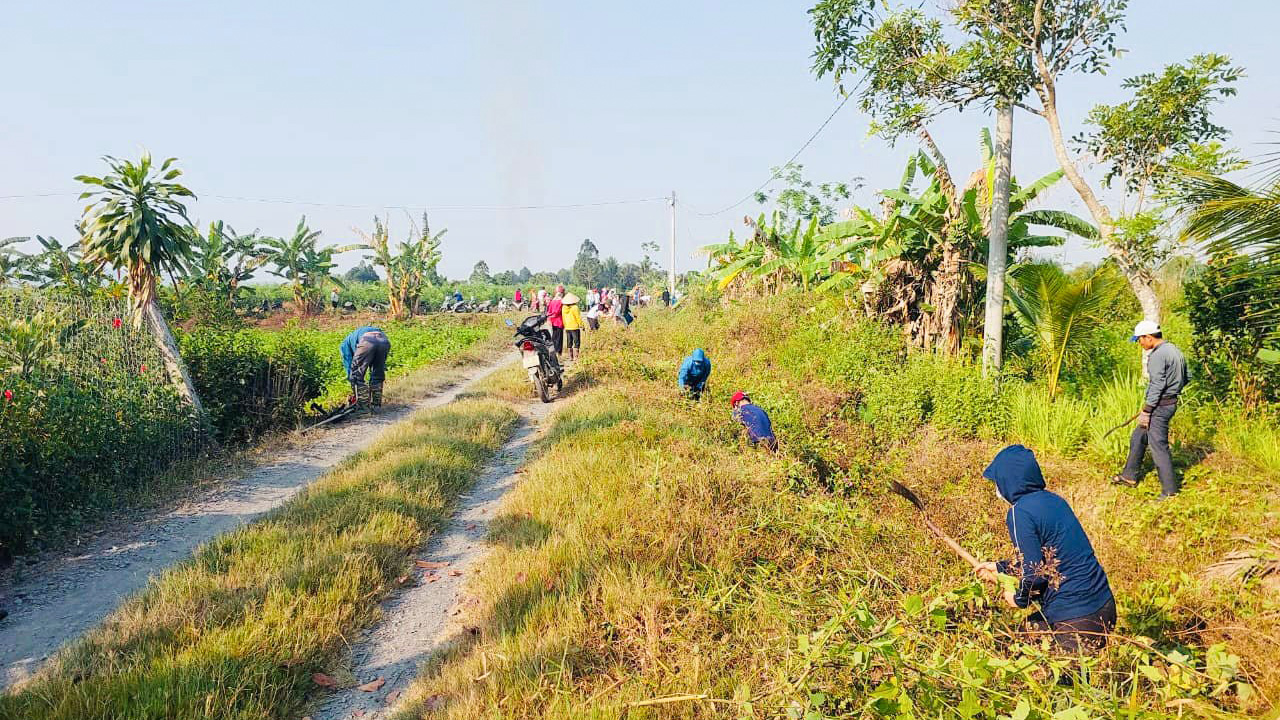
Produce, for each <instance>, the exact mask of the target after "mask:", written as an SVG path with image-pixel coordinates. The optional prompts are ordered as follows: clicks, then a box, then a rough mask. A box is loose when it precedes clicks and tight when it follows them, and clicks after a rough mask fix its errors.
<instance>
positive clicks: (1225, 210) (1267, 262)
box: [1177, 156, 1280, 339]
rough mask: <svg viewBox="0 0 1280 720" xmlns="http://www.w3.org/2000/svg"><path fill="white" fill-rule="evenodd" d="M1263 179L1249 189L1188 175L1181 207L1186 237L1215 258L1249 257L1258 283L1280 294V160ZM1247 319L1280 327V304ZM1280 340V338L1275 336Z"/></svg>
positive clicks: (1265, 326) (1272, 162) (1182, 180)
mask: <svg viewBox="0 0 1280 720" xmlns="http://www.w3.org/2000/svg"><path fill="white" fill-rule="evenodd" d="M1262 170H1263V172H1264V175H1263V178H1264V179H1263V181H1262V182H1261V183H1260V184H1259V185H1258V186H1257V187H1253V188H1250V187H1245V186H1243V185H1239V184H1236V183H1234V182H1232V181H1230V180H1227V179H1226V178H1222V177H1217V176H1214V175H1210V174H1208V173H1201V172H1186V173H1184V174H1183V175H1182V176H1181V178H1180V181H1179V185H1180V194H1179V195H1180V196H1179V198H1178V199H1177V204H1178V205H1179V208H1180V213H1181V215H1182V218H1183V219H1184V220H1185V225H1184V226H1183V232H1182V237H1183V239H1185V240H1190V241H1192V242H1195V243H1198V244H1199V245H1200V246H1201V247H1203V248H1204V249H1205V250H1207V251H1208V252H1209V253H1210V254H1212V255H1216V256H1224V257H1226V256H1233V255H1248V256H1250V257H1252V258H1253V260H1254V262H1253V263H1250V264H1249V265H1250V267H1251V268H1252V269H1251V272H1252V273H1254V274H1255V277H1256V279H1257V280H1259V281H1261V282H1264V283H1267V284H1269V285H1270V286H1272V287H1275V288H1276V292H1277V293H1280V156H1272V157H1271V158H1269V159H1268V160H1266V161H1265V162H1264V163H1262ZM1244 320H1245V321H1246V322H1247V323H1248V324H1249V325H1251V326H1253V327H1255V328H1258V329H1260V330H1264V331H1266V330H1271V331H1274V329H1275V328H1278V327H1280V306H1277V305H1276V304H1274V303H1270V304H1266V305H1264V306H1262V307H1260V308H1258V309H1257V310H1256V312H1253V313H1251V314H1250V316H1249V317H1247V318H1244ZM1274 339H1280V338H1274Z"/></svg>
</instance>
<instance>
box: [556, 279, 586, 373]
mask: <svg viewBox="0 0 1280 720" xmlns="http://www.w3.org/2000/svg"><path fill="white" fill-rule="evenodd" d="M560 319H561V321H562V322H563V323H564V344H565V347H566V348H567V349H568V351H569V359H570V360H577V359H578V353H579V352H580V351H581V349H582V310H581V309H580V308H579V307H578V296H577V295H574V294H573V293H567V294H566V295H565V296H564V299H562V300H561V301H560Z"/></svg>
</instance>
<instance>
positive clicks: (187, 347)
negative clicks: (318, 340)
mask: <svg viewBox="0 0 1280 720" xmlns="http://www.w3.org/2000/svg"><path fill="white" fill-rule="evenodd" d="M181 344H182V357H183V359H184V360H185V361H186V363H187V368H188V370H190V372H191V379H192V381H193V382H194V383H195V385H196V391H197V392H199V393H200V398H201V399H202V400H203V402H204V405H205V409H206V410H207V411H208V413H209V420H210V422H211V423H212V425H213V427H214V428H215V429H216V430H217V432H218V436H219V437H220V438H221V439H223V440H224V441H242V440H247V439H250V438H253V437H255V436H257V435H260V434H262V433H263V432H266V431H268V430H271V429H273V428H279V427H283V426H287V425H289V424H292V423H296V422H297V420H298V418H299V417H300V416H301V415H302V413H303V411H304V410H305V408H306V405H307V402H308V401H310V400H312V399H313V398H315V397H317V396H319V395H320V393H321V392H322V391H323V390H324V385H323V381H324V378H325V374H326V368H325V366H324V362H323V361H322V360H321V358H320V355H319V353H317V352H316V351H315V350H314V349H313V348H311V347H310V346H308V345H306V344H305V343H303V342H301V341H298V340H296V339H291V338H281V339H280V340H279V341H277V342H275V343H273V344H271V345H270V346H268V344H267V343H266V342H264V340H263V336H262V335H261V334H260V333H255V332H251V331H247V330H219V329H199V330H196V331H194V332H189V333H183V334H182V340H181Z"/></svg>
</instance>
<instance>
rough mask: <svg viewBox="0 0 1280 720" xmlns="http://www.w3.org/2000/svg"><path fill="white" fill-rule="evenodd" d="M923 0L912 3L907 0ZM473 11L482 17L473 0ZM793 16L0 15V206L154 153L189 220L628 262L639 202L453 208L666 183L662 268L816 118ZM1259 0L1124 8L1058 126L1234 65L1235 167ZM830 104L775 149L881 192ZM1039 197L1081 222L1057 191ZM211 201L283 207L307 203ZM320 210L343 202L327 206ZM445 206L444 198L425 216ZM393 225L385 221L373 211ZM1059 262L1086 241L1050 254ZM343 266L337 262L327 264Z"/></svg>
mask: <svg viewBox="0 0 1280 720" xmlns="http://www.w3.org/2000/svg"><path fill="white" fill-rule="evenodd" d="M929 1H930V2H932V0H929ZM482 6H483V7H482ZM807 7H808V3H784V2H776V1H774V2H767V1H763V0H760V1H757V0H751V1H742V2H736V3H732V4H730V3H707V2H689V1H685V2H674V1H670V0H653V1H652V2H647V3H598V2H556V3H542V4H535V3H504V2H487V3H476V2H385V1H383V2H376V1H370V2H363V3H350V2H341V3H339V2H328V1H314V2H306V3H303V2H284V1H275V2H260V1H259V2H247V1H244V0H223V2H219V3H199V4H197V3H183V2H172V1H167V2H159V1H155V0H145V1H144V0H120V1H119V2H111V3H103V2H92V3H90V2H79V1H75V2H72V1H61V2H59V1H57V0H50V1H49V2H44V3H12V4H10V6H9V7H7V8H6V18H5V22H4V23H3V24H2V25H0V63H3V67H5V68H6V73H5V80H4V81H3V83H0V107H4V108H5V112H4V114H3V116H0V167H3V168H4V170H5V172H4V173H3V176H0V196H7V195H31V194H37V193H67V192H71V191H75V190H77V189H78V188H77V186H76V184H75V183H74V182H73V181H72V180H71V178H72V176H73V175H76V174H79V173H97V172H98V171H99V170H101V168H102V164H101V162H100V161H99V160H98V158H99V156H101V155H104V154H113V155H118V156H124V157H136V156H137V155H138V154H139V152H140V150H141V149H142V148H147V149H149V150H150V151H151V152H152V153H153V154H155V155H157V156H170V155H172V156H177V157H178V158H179V159H180V161H181V167H182V168H183V170H184V171H185V173H186V175H185V180H186V182H187V183H188V185H189V186H190V187H191V188H192V189H193V190H194V191H195V192H196V193H197V194H198V195H200V196H201V198H200V200H199V201H198V202H196V203H195V204H193V206H192V217H193V218H196V219H198V220H199V221H201V222H202V223H207V222H208V221H210V220H215V219H222V220H225V221H227V222H228V223H229V224H231V225H232V226H233V227H235V228H236V229H238V230H241V231H247V230H251V229H253V228H259V229H261V230H262V231H263V232H265V233H268V234H286V233H288V232H290V231H291V230H292V228H293V226H294V225H295V223H296V222H297V220H298V216H299V215H301V214H303V213H305V214H306V215H307V217H308V220H309V221H310V222H311V224H312V225H313V226H315V227H317V228H319V229H321V230H323V231H324V237H325V239H326V240H327V241H328V242H330V243H334V244H336V243H340V242H349V241H351V240H352V239H353V238H354V234H353V232H352V230H351V228H352V227H361V228H366V229H367V228H369V227H370V226H371V224H372V223H371V218H372V216H373V215H374V214H375V213H376V214H379V215H386V214H388V213H387V211H386V210H384V209H383V208H385V207H386V206H399V205H407V206H413V207H422V206H432V207H436V208H440V209H437V210H434V211H433V212H432V213H431V222H432V225H433V227H435V228H442V227H447V228H448V229H449V233H448V235H447V236H446V238H445V246H444V262H443V265H442V268H443V270H444V271H445V273H446V274H448V275H450V276H453V277H458V276H465V275H467V274H468V273H469V272H470V269H471V266H472V265H473V264H474V263H475V262H476V261H477V260H480V259H483V260H486V261H487V262H488V263H489V265H490V267H491V268H493V269H495V270H499V269H505V268H519V267H520V266H521V265H528V266H529V267H531V268H534V269H540V268H548V267H562V266H566V265H568V264H569V263H571V262H572V259H573V256H574V254H575V253H576V251H577V248H578V245H579V244H580V243H581V241H582V239H583V238H591V239H592V240H593V241H594V242H595V243H596V244H597V245H598V246H599V247H600V249H601V252H602V253H604V254H613V255H617V256H618V257H620V258H622V259H638V258H639V256H640V243H642V242H644V241H646V240H655V241H658V242H660V243H662V245H663V258H664V260H665V256H666V242H667V237H668V233H669V229H668V228H669V219H668V210H667V208H666V206H665V204H664V203H662V202H649V203H638V204H630V205H610V206H603V207H596V208H578V209H546V210H523V211H516V210H502V211H491V210H478V209H461V208H459V207H458V206H495V205H497V206H507V205H526V204H573V203H592V202H603V201H613V200H628V199H640V198H653V197H658V196H663V195H666V194H667V193H669V192H670V191H672V190H675V191H676V192H677V194H678V196H679V198H680V200H681V202H680V204H679V206H678V223H677V225H678V228H679V232H678V245H677V251H678V257H677V264H678V266H679V267H681V268H682V269H687V268H690V267H699V266H701V265H702V264H703V260H702V259H701V258H700V257H698V256H696V255H695V254H694V252H695V250H696V248H697V247H698V246H700V245H703V244H705V243H709V242H715V241H718V240H720V239H722V238H723V237H724V235H725V234H726V233H727V232H728V230H730V229H734V228H739V227H741V218H742V215H743V214H744V213H745V212H751V213H752V214H754V213H755V212H757V211H758V207H757V206H755V205H754V203H751V202H748V203H746V204H744V205H743V206H741V207H739V208H737V209H735V210H734V211H731V212H727V213H724V214H721V215H718V216H711V217H706V216H701V215H698V212H709V211H713V210H718V209H720V208H723V207H725V206H726V205H729V204H730V203H732V202H734V201H736V200H738V199H739V198H741V197H742V196H744V195H745V194H746V193H748V192H749V191H750V190H751V189H753V188H754V187H756V186H757V185H759V184H760V183H761V182H762V181H763V180H765V179H766V178H767V177H768V175H769V168H770V166H772V165H777V164H780V163H781V162H783V161H784V160H785V159H786V158H787V157H788V156H789V155H790V154H791V153H792V152H794V151H795V150H796V149H797V148H798V147H799V146H800V145H801V143H802V142H803V141H804V140H805V139H806V138H807V137H808V136H809V135H810V134H811V133H812V132H813V131H814V130H815V129H816V128H817V126H818V125H819V124H820V123H821V122H822V120H823V119H824V118H825V117H826V116H827V115H828V113H830V112H831V110H832V109H833V108H834V107H835V105H836V103H837V101H838V97H837V96H836V93H835V91H834V89H833V88H832V87H831V85H830V83H829V82H828V81H819V80H816V79H814V78H813V76H812V74H811V73H810V71H809V62H810V61H809V54H810V52H811V51H812V46H813V40H812V33H811V30H810V28H809V24H808V16H807V15H806V14H805V9H806V8H807ZM1277 24H1280V3H1275V2H1274V1H1273V0H1228V1H1226V2H1218V3H1216V4H1214V5H1213V6H1212V9H1207V8H1206V5H1205V4H1204V3H1200V2H1195V3H1193V2H1191V1H1190V0H1134V2H1132V3H1131V9H1130V13H1129V20H1128V26H1129V31H1128V33H1127V34H1126V35H1125V37H1124V38H1123V46H1124V47H1126V48H1127V49H1128V50H1129V52H1128V53H1127V54H1126V55H1125V56H1124V57H1123V58H1122V59H1120V60H1119V61H1118V62H1117V63H1116V64H1115V66H1114V68H1113V70H1112V71H1111V73H1110V74H1109V75H1108V76H1106V77H1090V78H1082V79H1072V80H1069V81H1067V82H1065V83H1064V84H1063V87H1062V96H1063V97H1062V107H1063V110H1064V113H1065V115H1066V120H1067V124H1068V127H1069V129H1070V131H1072V132H1074V131H1075V130H1078V129H1079V128H1080V125H1079V121H1080V118H1081V117H1082V116H1083V115H1084V113H1085V112H1086V111H1087V110H1088V108H1089V107H1090V106H1091V105H1092V104H1094V103H1097V102H1111V101H1115V100H1116V99H1118V98H1119V97H1121V94H1120V89H1119V82H1120V80H1121V79H1122V78H1123V77H1126V76H1128V75H1132V74H1136V73H1139V72H1145V71H1150V70H1156V69H1158V68H1160V67H1161V66H1163V65H1164V64H1166V63H1169V62H1174V61H1177V60H1181V59H1185V58H1187V57H1189V56H1191V55H1193V54H1195V53H1198V52H1207V51H1217V52H1225V53H1227V54H1229V55H1231V56H1232V58H1233V59H1234V60H1235V61H1236V62H1238V63H1239V64H1242V65H1244V66H1245V67H1246V69H1247V71H1248V75H1247V77H1246V78H1245V79H1244V80H1243V81H1242V82H1241V83H1240V85H1239V90H1240V94H1239V96H1238V97H1236V98H1233V99H1231V100H1229V101H1228V102H1226V103H1224V104H1223V105H1222V106H1220V108H1219V112H1218V115H1217V119H1218V121H1219V122H1220V123H1222V124H1224V125H1226V126H1227V127H1228V128H1230V129H1231V130H1232V131H1233V133H1234V136H1233V142H1234V143H1235V144H1236V145H1238V146H1239V147H1241V148H1242V149H1243V150H1244V151H1245V153H1246V154H1256V153H1258V152H1260V151H1262V150H1263V148H1262V147H1261V145H1262V143H1265V142H1268V141H1270V140H1271V139H1272V136H1271V133H1272V132H1273V131H1275V130H1280V110H1278V108H1277V105H1278V104H1280V79H1278V78H1277V75H1276V73H1274V71H1273V67H1274V66H1275V64H1276V61H1277V59H1278V58H1280V52H1277V47H1276V40H1275V36H1274V28H1275V27H1276V26H1277ZM990 122H991V121H990V120H989V119H988V118H986V117H983V116H982V115H981V114H980V113H966V114H963V115H957V116H954V117H949V118H947V119H945V120H944V121H942V122H940V123H939V124H938V126H937V128H936V130H937V135H938V137H939V140H940V142H941V144H942V146H943V148H944V151H945V152H946V153H947V154H948V156H949V157H950V158H951V162H952V166H953V170H954V171H955V172H956V173H957V174H958V175H960V174H967V173H968V172H969V171H970V170H971V169H972V167H973V166H974V163H975V162H976V158H977V150H976V138H977V132H978V129H979V128H980V127H982V126H983V125H984V124H989V123H990ZM1042 126H1043V123H1042V122H1041V121H1040V120H1039V119H1038V118H1034V117H1031V116H1027V115H1020V116H1019V117H1018V122H1017V126H1016V129H1015V150H1014V152H1015V173H1016V174H1018V175H1020V176H1022V177H1023V178H1027V177H1030V176H1033V175H1034V176H1039V175H1041V174H1043V173H1045V172H1048V171H1049V170H1051V169H1053V167H1054V165H1053V159H1052V156H1051V153H1050V151H1049V146H1048V142H1047V135H1046V133H1045V132H1044V130H1043V127H1042ZM866 128H867V120H866V118H864V117H862V116H861V115H860V114H859V113H858V112H857V109H856V108H855V107H854V106H853V104H852V103H851V104H850V105H849V106H847V107H846V108H845V110H844V111H843V112H842V113H841V114H840V115H839V116H837V118H836V119H835V120H834V121H833V122H832V123H831V125H830V126H829V127H828V128H827V129H826V131H825V132H824V133H823V134H822V135H821V136H820V137H819V138H818V140H817V141H816V142H814V143H813V144H812V145H811V146H810V147H809V148H808V150H807V151H806V152H805V153H804V154H803V155H802V156H801V157H800V159H799V161H800V162H802V163H803V164H804V165H805V167H806V173H807V174H808V175H809V176H810V177H811V178H813V179H815V180H834V179H847V178H850V177H853V176H861V177H864V178H866V182H867V190H866V191H864V192H862V193H860V196H859V199H861V200H862V201H864V202H868V201H870V200H871V199H872V198H871V194H870V190H871V189H874V188H880V187H886V186H888V185H891V184H893V183H894V182H895V181H896V179H897V178H898V177H899V176H900V174H901V168H902V162H903V158H904V157H905V155H906V154H907V153H909V152H910V151H911V150H912V149H913V148H912V146H911V145H910V144H909V143H902V144H900V145H899V146H898V147H896V148H890V147H888V146H886V145H885V143H883V142H882V141H880V140H878V139H874V138H867V137H866ZM1049 197H1050V202H1051V204H1053V205H1055V206H1057V207H1070V208H1074V209H1077V210H1080V211H1081V212H1082V209H1081V208H1080V206H1079V204H1078V202H1076V201H1075V199H1074V196H1073V194H1072V193H1071V192H1070V189H1069V188H1067V187H1066V185H1065V184H1062V185H1060V186H1059V187H1058V188H1055V190H1053V191H1052V193H1051V195H1050V196H1049ZM230 198H260V199H280V200H299V201H306V202H313V203H320V204H323V205H326V206H308V205H291V204H284V203H263V202H255V201H245V200H236V199H230ZM342 205H350V206H358V207H339V206H342ZM447 208H452V209H447ZM78 212H79V203H78V201H77V200H76V199H75V197H74V196H67V195H54V196H51V197H42V198H32V197H24V198H16V199H0V237H7V236H11V235H31V234H36V233H40V234H44V235H54V236H57V237H59V238H60V239H63V240H64V241H65V240H69V239H71V238H72V236H73V234H74V231H73V222H74V220H75V218H76V217H77V215H78ZM390 217H391V220H392V226H393V231H394V232H403V231H404V228H405V227H406V226H407V224H406V220H405V215H404V213H403V211H398V210H391V211H390ZM1059 254H1060V255H1062V256H1063V257H1065V258H1066V259H1067V260H1070V261H1075V260H1080V259H1086V258H1089V257H1092V256H1094V255H1096V251H1093V250H1090V249H1088V248H1084V247H1082V246H1080V245H1079V244H1074V243H1073V244H1072V245H1071V246H1070V247H1068V248H1067V249H1066V250H1065V251H1059ZM344 259H345V262H344V265H350V264H354V262H355V261H356V260H357V259H358V254H356V253H352V254H349V255H347V256H345V258H344Z"/></svg>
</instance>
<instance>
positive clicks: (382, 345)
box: [347, 331, 391, 390]
mask: <svg viewBox="0 0 1280 720" xmlns="http://www.w3.org/2000/svg"><path fill="white" fill-rule="evenodd" d="M390 352H391V341H390V340H388V339H387V336H386V335H383V334H382V333H380V332H376V331H370V332H367V333H365V334H364V335H361V336H360V342H359V343H358V344H357V345H356V354H355V357H353V358H352V359H351V372H350V374H348V375H347V380H349V381H351V385H352V387H354V388H356V389H357V390H358V389H359V388H361V387H363V386H364V384H365V382H364V379H365V374H366V373H367V374H368V375H369V384H370V385H382V383H383V382H385V381H386V379H387V354H388V353H390Z"/></svg>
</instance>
